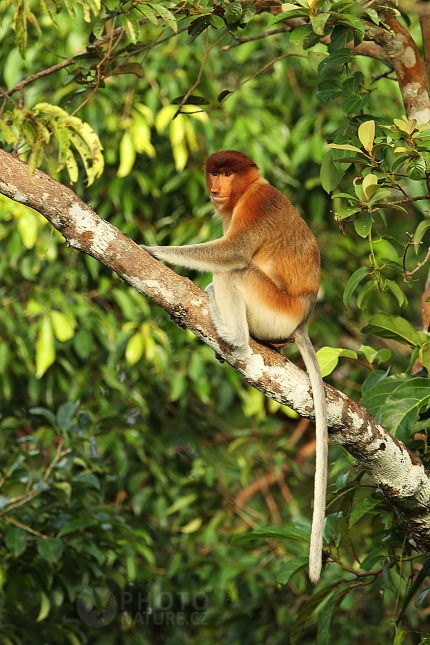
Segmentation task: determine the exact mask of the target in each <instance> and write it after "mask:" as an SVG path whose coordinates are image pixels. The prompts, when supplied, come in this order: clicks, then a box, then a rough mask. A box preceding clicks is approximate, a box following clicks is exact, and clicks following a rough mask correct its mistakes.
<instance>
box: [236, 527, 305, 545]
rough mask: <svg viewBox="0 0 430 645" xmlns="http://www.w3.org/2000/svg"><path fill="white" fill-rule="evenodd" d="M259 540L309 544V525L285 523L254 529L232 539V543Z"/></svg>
mask: <svg viewBox="0 0 430 645" xmlns="http://www.w3.org/2000/svg"><path fill="white" fill-rule="evenodd" d="M257 539H258V540H261V539H266V540H269V539H281V540H295V541H297V542H304V543H305V544H309V541H310V525H307V524H306V525H305V524H304V523H299V522H287V524H286V526H284V527H279V526H268V527H267V528H264V529H256V530H255V531H251V532H250V533H246V534H245V535H240V536H239V537H237V538H234V540H233V543H235V544H237V543H238V542H246V541H248V540H257Z"/></svg>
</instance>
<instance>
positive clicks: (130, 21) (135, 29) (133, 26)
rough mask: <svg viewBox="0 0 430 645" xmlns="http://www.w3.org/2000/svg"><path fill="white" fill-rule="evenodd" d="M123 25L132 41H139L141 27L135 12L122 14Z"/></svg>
mask: <svg viewBox="0 0 430 645" xmlns="http://www.w3.org/2000/svg"><path fill="white" fill-rule="evenodd" d="M121 25H122V26H123V28H124V31H125V33H126V34H127V36H128V37H129V39H130V40H131V42H132V43H137V41H138V39H139V32H140V27H139V23H138V22H137V18H136V16H135V15H134V14H132V13H128V14H122V16H121Z"/></svg>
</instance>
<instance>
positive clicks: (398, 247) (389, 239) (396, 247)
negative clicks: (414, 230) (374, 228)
mask: <svg viewBox="0 0 430 645" xmlns="http://www.w3.org/2000/svg"><path fill="white" fill-rule="evenodd" d="M381 238H382V239H383V240H387V242H389V243H390V244H391V246H392V247H393V249H394V250H395V252H396V253H397V255H398V256H399V257H401V256H402V255H403V251H404V250H405V245H404V244H401V243H400V242H399V241H398V240H396V238H395V237H392V235H381Z"/></svg>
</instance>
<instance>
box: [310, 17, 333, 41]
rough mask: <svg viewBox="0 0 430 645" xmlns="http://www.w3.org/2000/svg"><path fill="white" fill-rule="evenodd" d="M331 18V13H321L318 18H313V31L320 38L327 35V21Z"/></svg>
mask: <svg viewBox="0 0 430 645" xmlns="http://www.w3.org/2000/svg"><path fill="white" fill-rule="evenodd" d="M329 18H330V14H329V13H324V12H322V13H319V14H317V15H316V16H311V17H310V20H311V25H312V29H313V31H314V32H315V33H316V34H318V36H324V35H325V26H326V22H327V20H328V19H329Z"/></svg>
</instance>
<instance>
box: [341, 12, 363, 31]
mask: <svg viewBox="0 0 430 645" xmlns="http://www.w3.org/2000/svg"><path fill="white" fill-rule="evenodd" d="M339 22H340V23H346V24H347V25H349V26H351V27H352V28H353V29H354V30H355V31H356V32H357V33H358V34H364V30H365V27H364V24H363V21H362V20H360V18H356V17H355V16H351V14H348V15H343V16H342V17H341V18H339Z"/></svg>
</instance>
